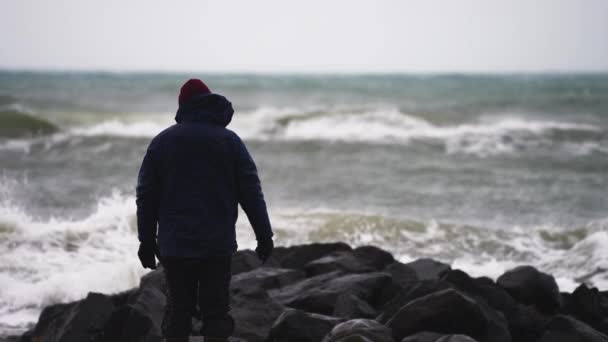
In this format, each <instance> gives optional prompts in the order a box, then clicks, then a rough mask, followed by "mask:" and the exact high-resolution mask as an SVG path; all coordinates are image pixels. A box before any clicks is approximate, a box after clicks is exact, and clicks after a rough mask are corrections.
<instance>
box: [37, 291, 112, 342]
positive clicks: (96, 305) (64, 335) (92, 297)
mask: <svg viewBox="0 0 608 342" xmlns="http://www.w3.org/2000/svg"><path fill="white" fill-rule="evenodd" d="M114 309H115V306H114V303H113V301H112V298H111V297H109V296H106V295H103V294H100V293H93V292H91V293H89V294H88V295H87V297H86V298H85V299H82V300H80V301H77V302H73V303H70V304H57V305H51V306H48V307H46V308H45V309H44V310H43V311H42V313H41V314H40V318H39V319H38V323H37V324H36V326H35V327H34V329H33V331H31V332H30V333H29V334H28V335H29V336H28V338H29V340H30V341H45V342H80V341H92V340H98V339H100V337H102V336H103V330H104V327H105V325H106V323H107V322H108V320H109V319H110V317H111V316H112V313H113V312H114Z"/></svg>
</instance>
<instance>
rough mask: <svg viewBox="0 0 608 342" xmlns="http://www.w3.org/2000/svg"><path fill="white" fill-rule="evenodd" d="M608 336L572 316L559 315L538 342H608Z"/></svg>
mask: <svg viewBox="0 0 608 342" xmlns="http://www.w3.org/2000/svg"><path fill="white" fill-rule="evenodd" d="M607 341H608V337H606V335H604V334H602V333H600V332H599V331H597V330H595V329H593V328H592V327H590V326H588V325H587V324H585V323H583V322H580V321H577V320H576V319H574V318H572V317H570V316H564V315H557V316H555V317H553V319H551V321H550V322H549V323H548V324H547V327H546V332H545V333H544V335H543V336H542V338H541V339H540V340H539V341H538V342H607Z"/></svg>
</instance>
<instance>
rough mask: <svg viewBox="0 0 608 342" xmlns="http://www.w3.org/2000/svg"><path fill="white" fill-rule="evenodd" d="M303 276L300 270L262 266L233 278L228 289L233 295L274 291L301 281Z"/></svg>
mask: <svg viewBox="0 0 608 342" xmlns="http://www.w3.org/2000/svg"><path fill="white" fill-rule="evenodd" d="M304 276H305V273H304V272H303V271H300V270H294V269H285V268H270V267H266V266H264V267H260V268H256V269H254V270H251V271H248V272H242V273H239V274H237V275H235V276H233V277H232V280H231V282H230V289H231V291H232V293H233V294H239V293H252V292H255V291H259V290H260V289H264V290H269V289H275V288H279V287H283V286H286V285H289V284H292V283H295V282H297V281H299V280H302V279H304Z"/></svg>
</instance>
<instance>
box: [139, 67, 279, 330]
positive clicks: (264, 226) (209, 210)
mask: <svg viewBox="0 0 608 342" xmlns="http://www.w3.org/2000/svg"><path fill="white" fill-rule="evenodd" d="M178 102H179V109H178V111H177V114H176V116H175V121H176V122H177V124H175V125H173V126H171V127H169V128H167V129H166V130H164V131H163V132H161V133H160V134H159V135H157V136H156V137H155V138H154V139H152V142H151V143H150V146H149V147H148V150H147V152H146V155H145V157H144V160H143V162H142V166H141V169H140V171H139V176H138V180H137V230H138V238H139V241H140V242H141V243H140V247H139V251H138V255H139V258H140V260H141V262H142V265H143V266H144V267H147V268H155V267H156V260H155V254H157V251H158V249H157V248H156V246H157V230H158V247H160V255H158V254H157V256H158V257H159V258H160V259H161V262H162V264H163V266H164V274H165V279H166V282H167V290H168V293H167V310H166V314H165V317H164V321H163V324H162V327H163V335H164V337H165V338H166V341H174V342H181V341H184V342H185V341H187V339H188V338H187V336H188V335H189V334H190V330H191V315H192V314H193V312H196V311H197V310H193V309H194V308H195V307H196V306H197V305H198V309H199V310H200V314H201V318H202V320H203V328H202V329H201V332H200V333H201V334H203V335H205V336H207V337H212V338H216V339H215V340H218V341H226V337H227V336H229V335H230V334H231V333H232V331H233V329H234V321H233V320H232V318H231V317H230V313H229V311H230V307H229V302H230V300H229V287H230V277H231V271H230V267H231V257H232V254H233V253H234V252H235V251H236V248H237V243H236V233H235V224H236V219H237V215H238V204H239V203H240V204H241V206H242V207H243V210H244V211H245V213H246V214H247V217H248V218H249V222H250V223H251V226H252V227H253V230H254V232H255V235H256V238H257V240H258V248H257V249H256V252H258V255H259V257H260V258H261V259H262V260H265V259H266V258H267V257H269V256H270V253H271V252H272V248H273V242H272V229H271V227H270V221H269V219H268V213H267V211H266V203H265V201H264V195H263V194H262V188H261V185H260V180H259V178H258V174H257V169H256V166H255V163H254V162H253V159H252V158H251V156H250V154H249V152H248V151H247V148H246V147H245V144H243V142H242V141H241V139H240V138H239V137H238V136H237V135H236V134H235V133H234V132H232V131H230V130H228V129H226V126H227V125H228V123H230V121H231V119H232V114H233V112H234V111H233V109H232V104H231V103H230V102H229V101H228V100H226V98H224V97H223V96H220V95H217V94H212V93H211V92H210V91H209V88H207V86H206V85H205V84H204V83H203V82H202V81H200V80H196V79H192V80H189V81H188V82H186V83H185V84H184V86H183V87H182V89H181V91H180V96H179V101H178Z"/></svg>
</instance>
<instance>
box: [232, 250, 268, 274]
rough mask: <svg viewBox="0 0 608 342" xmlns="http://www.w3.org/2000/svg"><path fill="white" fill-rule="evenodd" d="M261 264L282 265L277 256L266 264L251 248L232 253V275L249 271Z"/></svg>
mask: <svg viewBox="0 0 608 342" xmlns="http://www.w3.org/2000/svg"><path fill="white" fill-rule="evenodd" d="M261 266H267V267H280V264H279V262H278V261H277V259H276V258H275V257H270V258H269V259H268V260H266V263H265V264H262V261H261V260H260V258H258V255H257V254H256V253H255V252H254V251H252V250H249V249H246V250H242V251H238V252H236V253H234V254H233V255H232V265H231V271H232V275H235V274H239V273H243V272H248V271H251V270H254V269H256V268H258V267H261Z"/></svg>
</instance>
